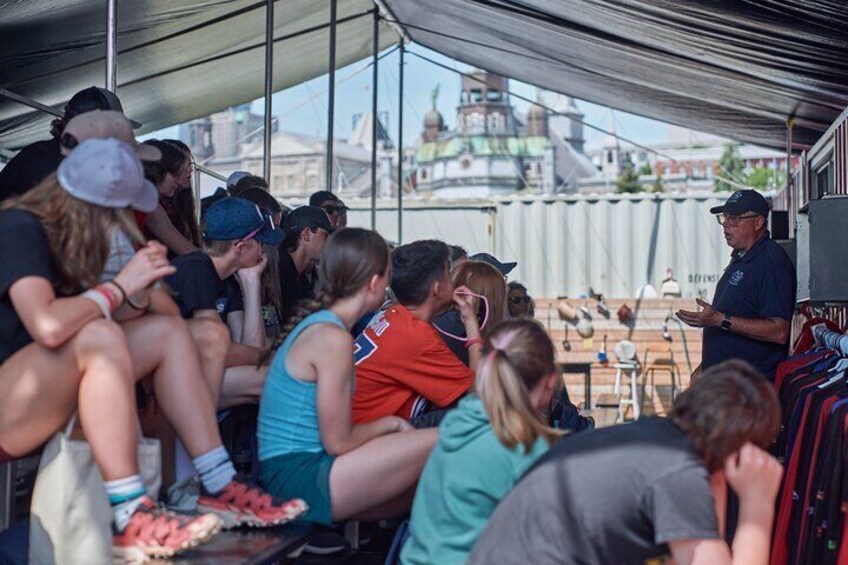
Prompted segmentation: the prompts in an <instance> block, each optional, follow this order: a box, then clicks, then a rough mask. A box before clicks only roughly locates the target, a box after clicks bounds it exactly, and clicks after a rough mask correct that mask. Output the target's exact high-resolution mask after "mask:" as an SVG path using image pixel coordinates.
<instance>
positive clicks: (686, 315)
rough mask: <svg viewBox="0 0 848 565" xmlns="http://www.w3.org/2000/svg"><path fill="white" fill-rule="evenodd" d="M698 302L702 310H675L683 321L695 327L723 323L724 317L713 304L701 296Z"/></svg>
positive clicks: (709, 326)
mask: <svg viewBox="0 0 848 565" xmlns="http://www.w3.org/2000/svg"><path fill="white" fill-rule="evenodd" d="M696 302H697V303H698V306H700V307H701V308H703V310H701V311H700V312H691V311H689V310H678V311H677V312H675V316H677V317H678V318H680V321H681V322H683V323H684V324H686V325H687V326H692V327H693V328H714V327H717V326H720V325H721V321H722V320H723V319H724V315H723V314H722V313H721V312H719V311H718V310H716V309H715V308H713V306H712V304H710V303H709V302H704V301H703V300H701V299H700V298H698V299H697V300H696Z"/></svg>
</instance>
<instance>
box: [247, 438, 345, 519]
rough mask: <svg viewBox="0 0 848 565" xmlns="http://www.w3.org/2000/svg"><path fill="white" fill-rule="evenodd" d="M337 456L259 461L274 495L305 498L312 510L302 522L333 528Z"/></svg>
mask: <svg viewBox="0 0 848 565" xmlns="http://www.w3.org/2000/svg"><path fill="white" fill-rule="evenodd" d="M334 459H335V458H334V457H331V456H330V455H328V454H327V453H326V452H324V451H319V452H317V453H310V452H302V453H288V454H286V455H278V456H277V457H271V458H270V459H266V460H264V461H260V462H259V468H260V471H261V474H262V484H263V485H264V486H265V489H266V490H267V491H268V492H269V493H271V494H272V495H274V496H276V497H279V498H282V499H284V500H289V499H292V498H302V499H303V500H304V501H306V504H307V505H309V511H308V512H307V513H306V514H304V515H303V516H301V517H300V518H299V520H302V521H304V522H314V523H316V524H324V525H326V526H330V525H332V523H333V510H332V506H331V505H330V468H331V467H332V466H333V461H334Z"/></svg>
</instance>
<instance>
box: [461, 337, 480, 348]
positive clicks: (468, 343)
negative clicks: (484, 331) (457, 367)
mask: <svg viewBox="0 0 848 565" xmlns="http://www.w3.org/2000/svg"><path fill="white" fill-rule="evenodd" d="M473 345H483V338H480V337H473V338H471V339H469V340H468V341H466V342H465V349H471V347H472V346H473Z"/></svg>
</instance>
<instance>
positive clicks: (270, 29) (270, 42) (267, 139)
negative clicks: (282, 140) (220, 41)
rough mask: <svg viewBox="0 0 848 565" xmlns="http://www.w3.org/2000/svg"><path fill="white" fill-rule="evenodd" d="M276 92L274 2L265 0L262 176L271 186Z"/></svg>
mask: <svg viewBox="0 0 848 565" xmlns="http://www.w3.org/2000/svg"><path fill="white" fill-rule="evenodd" d="M273 92H274V0H265V132H264V134H265V135H264V137H263V151H262V176H263V177H264V178H265V180H266V181H268V185H269V186H270V185H271V95H272V94H273Z"/></svg>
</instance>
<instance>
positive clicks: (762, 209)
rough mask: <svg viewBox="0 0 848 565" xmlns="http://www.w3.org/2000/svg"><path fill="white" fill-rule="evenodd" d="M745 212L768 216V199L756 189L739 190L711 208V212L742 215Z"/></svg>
mask: <svg viewBox="0 0 848 565" xmlns="http://www.w3.org/2000/svg"><path fill="white" fill-rule="evenodd" d="M745 212H753V213H754V214H757V215H760V216H768V213H769V203H768V200H766V198H765V196H763V195H762V194H760V193H759V192H757V191H756V190H737V191H736V192H734V193H733V194H731V195H730V197H728V199H727V201H726V202H725V203H724V204H722V205H721V206H715V207H713V208H710V214H727V215H728V216H741V215H742V214H744V213H745Z"/></svg>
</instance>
